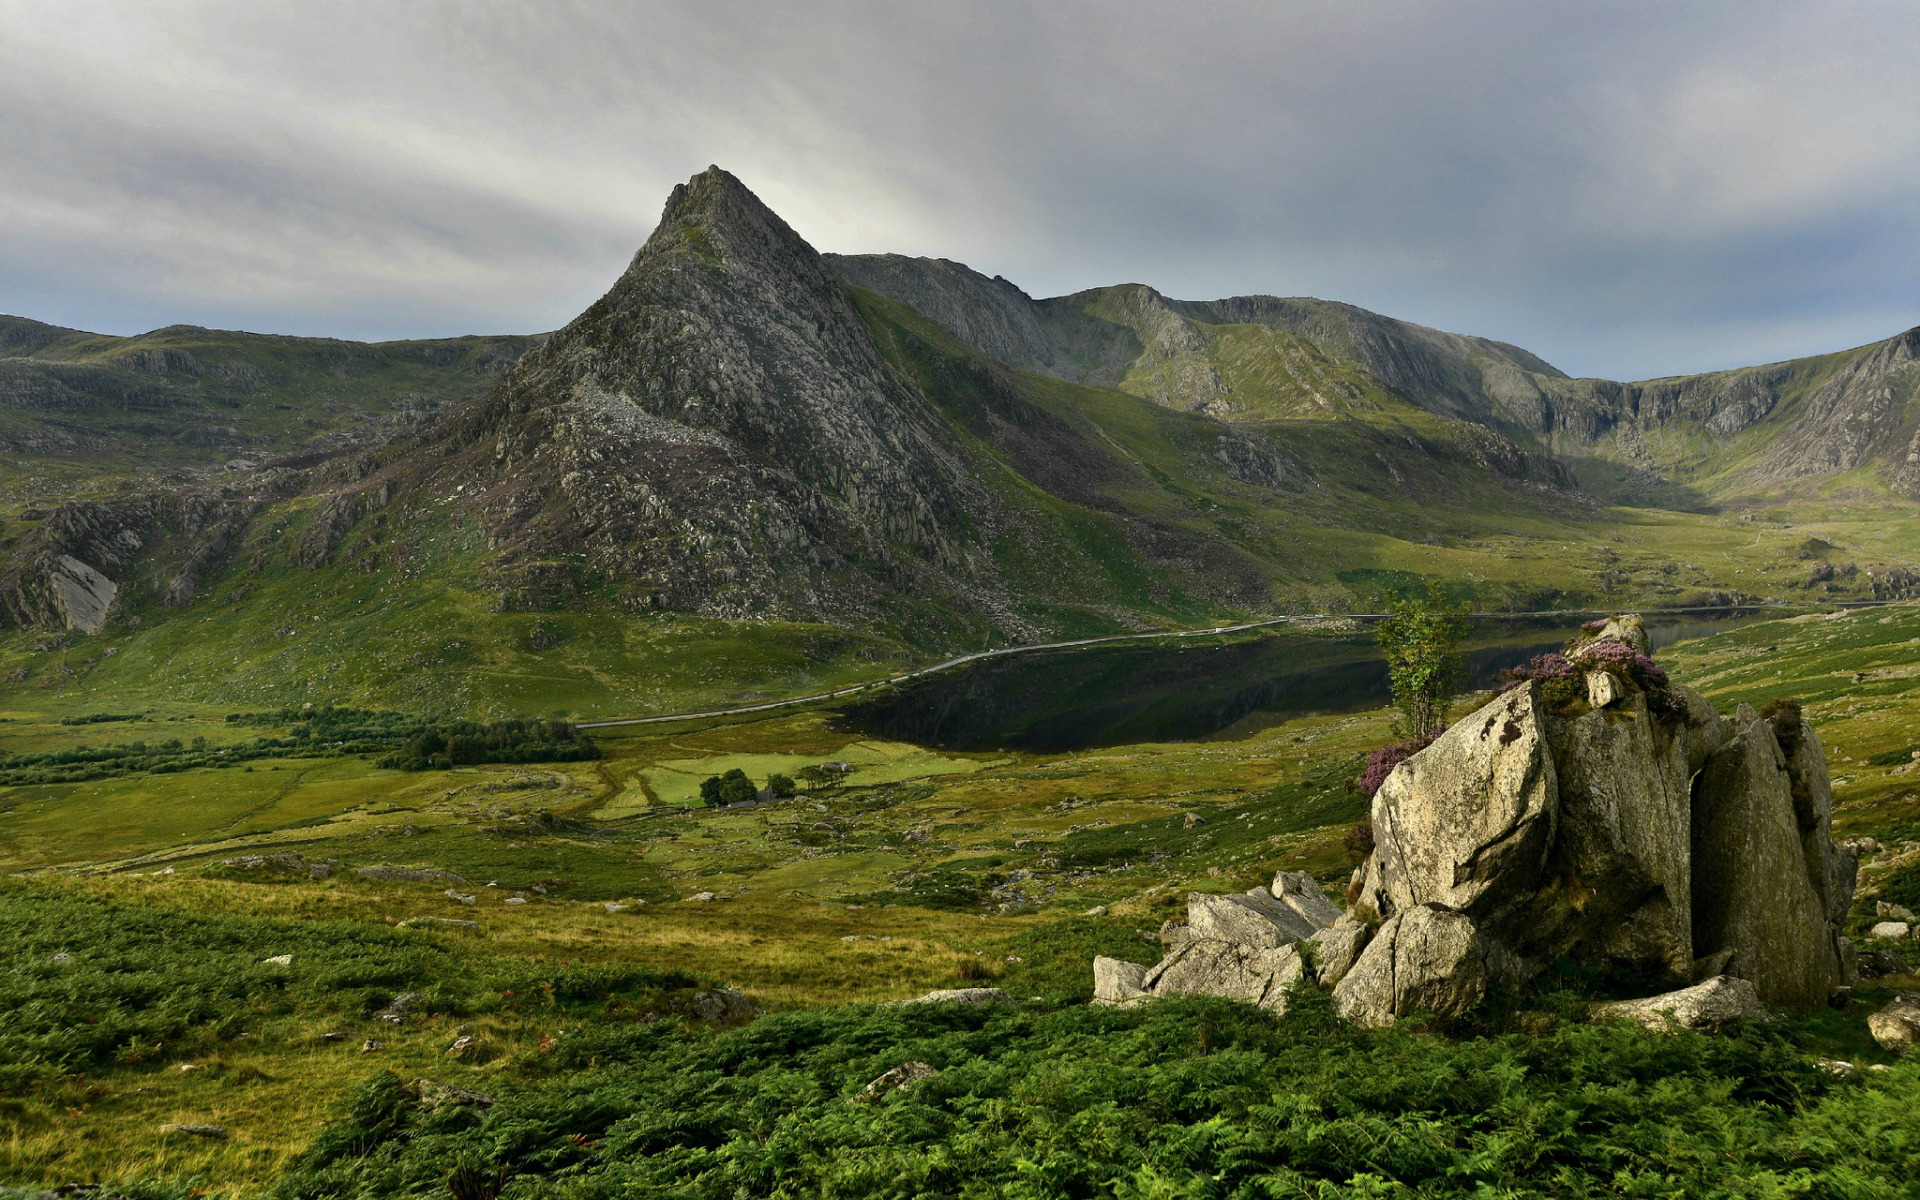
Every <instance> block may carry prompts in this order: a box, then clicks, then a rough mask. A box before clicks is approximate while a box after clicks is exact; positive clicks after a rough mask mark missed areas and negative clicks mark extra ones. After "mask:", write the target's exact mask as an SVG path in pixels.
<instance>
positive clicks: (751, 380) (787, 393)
mask: <svg viewBox="0 0 1920 1200" xmlns="http://www.w3.org/2000/svg"><path fill="white" fill-rule="evenodd" d="M454 438H455V440H456V441H458V442H460V443H462V444H463V446H464V447H468V448H470V450H469V451H468V453H469V454H471V455H473V457H471V458H469V459H468V463H469V466H467V467H465V468H463V469H467V470H471V469H473V468H474V466H477V464H478V461H479V459H480V456H481V455H484V459H485V462H486V466H485V468H484V470H485V472H486V474H487V475H488V476H489V480H488V483H487V484H486V485H485V486H488V487H492V488H495V489H497V490H498V491H499V492H500V494H501V496H502V499H501V501H500V502H499V503H498V504H497V505H496V507H495V508H494V509H493V510H492V515H491V516H490V518H489V519H490V522H491V525H490V529H489V537H490V539H491V541H492V542H493V543H494V544H495V545H497V546H501V547H503V548H505V549H506V551H507V554H506V558H507V560H508V561H509V562H514V561H518V562H520V563H524V564H526V570H527V571H528V572H530V573H531V572H534V571H535V570H536V564H545V563H548V562H551V561H552V560H553V559H555V558H556V557H559V556H561V555H563V554H581V553H584V554H585V555H586V556H587V558H588V559H589V560H591V561H592V562H593V563H594V564H595V568H596V570H598V571H600V572H601V573H602V574H603V575H604V576H605V577H608V578H614V579H622V580H625V581H628V586H629V587H630V588H631V591H632V594H633V595H634V596H635V597H636V599H635V600H633V601H631V603H635V604H638V605H639V606H641V607H662V606H664V607H671V608H680V609H695V610H698V611H703V612H706V613H708V614H710V615H714V616H727V617H740V616H761V615H778V616H796V617H817V616H820V615H823V614H839V613H845V612H850V611H854V610H857V609H859V608H861V607H863V606H865V605H867V604H869V603H871V602H872V597H873V596H875V595H879V594H882V593H884V592H885V591H886V590H888V589H891V588H893V587H897V586H899V583H900V581H901V580H905V579H912V580H915V581H916V584H915V586H916V588H917V590H918V591H919V592H920V593H921V594H930V595H942V594H948V593H950V592H951V591H952V590H953V589H954V588H956V587H961V588H973V587H977V586H980V583H981V581H982V580H985V579H990V578H992V577H993V575H994V568H993V566H992V563H991V561H990V558H989V557H988V556H987V555H986V554H985V552H984V551H983V550H982V549H981V548H980V546H979V544H978V533H977V530H978V529H979V528H981V527H982V526H983V525H990V524H991V523H992V522H993V520H994V515H993V514H994V502H993V500H992V498H991V497H990V496H988V495H986V494H985V493H984V492H983V491H982V489H981V488H980V486H979V484H978V483H977V481H976V480H975V479H974V478H973V476H972V473H971V470H970V468H969V466H968V463H967V459H966V455H965V453H964V451H963V450H962V448H961V446H960V444H959V442H958V439H957V438H956V437H955V435H954V434H953V432H952V431H951V429H949V428H948V427H947V426H946V425H945V423H944V422H943V421H942V419H941V417H940V414H939V412H938V410H936V409H935V408H934V406H933V405H932V404H931V403H930V402H929V401H928V400H927V399H926V397H925V396H923V395H921V394H920V392H918V391H917V390H916V389H914V388H913V387H911V386H909V385H908V384H906V383H905V382H904V381H903V380H902V379H901V378H900V377H899V376H898V375H897V374H896V373H895V372H894V371H893V370H892V369H891V368H890V367H889V366H888V365H887V364H886V362H885V361H884V360H883V359H882V358H881V355H880V353H879V351H878V349H877V348H876V347H875V345H874V343H873V340H872V336H871V334H870V333H869V332H868V330H867V327H866V325H865V324H864V323H863V322H862V320H861V318H860V314H859V313H858V312H857V311H856V310H855V308H854V306H853V303H852V301H851V300H850V299H849V298H848V295H847V290H846V287H845V285H844V284H842V283H841V281H840V280H839V278H838V277H837V276H835V275H833V274H832V273H831V272H830V271H829V270H828V269H827V267H826V266H825V264H824V263H823V262H822V261H821V258H820V255H819V254H818V253H817V252H815V250H814V249H813V247H812V246H810V245H808V244H807V242H806V239H804V238H802V237H801V236H800V235H799V234H798V233H796V232H794V230H793V228H792V227H791V226H789V225H788V224H787V223H786V222H785V221H783V220H781V219H780V218H779V217H778V216H777V215H775V214H774V212H773V211H772V210H771V209H769V208H768V207H767V206H766V205H765V204H763V203H761V201H760V198H759V197H758V196H755V195H754V194H753V192H752V191H750V190H748V188H747V187H746V185H745V184H743V183H741V182H740V181H739V180H738V179H736V178H734V177H733V176H732V175H730V174H728V173H727V172H725V171H723V170H721V169H720V168H718V167H710V168H708V169H707V170H706V171H703V172H701V173H700V174H698V175H696V176H694V177H693V178H692V179H690V180H688V181H687V182H686V183H684V184H681V185H680V186H678V187H676V188H674V189H673V193H672V195H671V196H669V197H668V199H667V204H666V207H665V209H664V210H663V211H662V213H661V217H660V224H659V225H658V226H657V227H656V228H655V229H654V231H653V234H652V236H650V237H649V238H648V239H647V242H646V245H644V246H642V247H641V248H640V251H639V253H637V254H636V255H634V258H633V262H632V264H631V265H630V266H629V267H628V268H627V270H626V272H625V274H623V275H622V276H621V277H620V279H619V280H618V281H617V282H616V283H615V284H614V285H613V287H612V289H610V290H609V291H608V292H607V294H606V295H605V296H602V297H601V298H600V299H599V300H598V301H596V302H595V303H594V304H593V306H592V307H590V308H588V309H587V311H585V312H584V313H582V314H581V315H580V316H579V317H578V318H576V319H575V320H574V321H573V322H572V323H571V324H569V325H568V326H567V327H566V328H565V329H562V330H561V331H559V332H558V333H556V334H554V335H553V336H552V337H551V338H549V339H548V340H547V341H546V342H545V343H544V344H543V345H542V346H540V348H539V349H538V350H537V351H535V352H534V353H532V354H530V355H528V356H527V358H525V359H524V360H522V362H521V363H520V365H519V366H518V367H516V368H515V369H514V371H513V372H512V373H511V374H510V375H509V376H508V378H507V380H506V381H505V382H504V383H503V384H502V385H501V387H500V389H499V390H498V391H497V392H495V393H494V394H493V395H492V396H490V397H489V398H488V399H487V400H486V401H485V402H484V403H483V404H481V405H480V406H478V407H477V408H476V410H475V411H474V413H473V415H472V416H471V417H469V418H468V419H467V420H465V421H464V422H463V423H462V426H461V428H460V429H458V430H457V431H456V432H455V434H454ZM468 486H469V488H470V487H471V484H468ZM509 496H510V497H511V498H510V499H508V498H507V497H509ZM535 514H538V517H537V519H530V518H533V517H534V515H535ZM537 569H538V570H544V569H545V568H544V566H540V567H538V568H537ZM996 585H997V581H996ZM508 590H511V584H510V583H509V589H508ZM526 590H528V591H530V592H531V591H535V590H537V582H530V583H529V584H528V585H527V589H526ZM548 599H550V597H548ZM536 600H537V598H536ZM508 602H509V603H518V602H519V601H518V600H517V599H509V601H508ZM530 602H533V601H530Z"/></svg>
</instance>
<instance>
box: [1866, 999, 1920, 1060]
mask: <svg viewBox="0 0 1920 1200" xmlns="http://www.w3.org/2000/svg"><path fill="white" fill-rule="evenodd" d="M1867 1031H1868V1032H1869V1033H1871V1034H1873V1040H1874V1041H1876V1042H1878V1043H1880V1048H1881V1049H1882V1050H1891V1051H1893V1052H1894V1053H1895V1054H1905V1053H1906V1052H1907V1051H1908V1050H1909V1049H1911V1048H1912V1046H1913V1044H1914V1042H1916V1041H1920V996H1915V995H1913V994H1911V993H1908V994H1906V995H1903V996H1897V997H1895V998H1894V999H1893V1000H1892V1001H1890V1002H1888V1004H1887V1006H1886V1007H1885V1008H1883V1009H1881V1010H1880V1011H1879V1012H1877V1013H1875V1014H1873V1015H1872V1016H1871V1017H1868V1018H1867Z"/></svg>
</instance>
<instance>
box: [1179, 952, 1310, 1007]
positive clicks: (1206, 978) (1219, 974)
mask: <svg viewBox="0 0 1920 1200" xmlns="http://www.w3.org/2000/svg"><path fill="white" fill-rule="evenodd" d="M1304 970H1305V964H1304V963H1303V962H1302V960H1301V958H1300V952H1299V950H1297V949H1295V948H1294V947H1293V946H1292V945H1285V946H1258V945H1250V944H1247V943H1244V942H1229V941H1223V940H1220V939H1218V938H1196V939H1195V940H1193V941H1191V942H1188V943H1187V944H1186V945H1185V946H1182V947H1181V948H1180V949H1179V950H1176V951H1175V952H1174V953H1172V954H1170V955H1168V956H1167V957H1166V959H1165V960H1163V961H1162V962H1161V963H1160V964H1159V965H1158V966H1156V967H1154V968H1153V969H1152V970H1151V971H1149V972H1148V973H1147V974H1146V976H1145V977H1144V978H1143V980H1142V984H1143V986H1144V987H1145V988H1146V990H1148V991H1150V992H1152V993H1153V994H1154V995H1156V996H1225V997H1226V998H1227V999H1229V1000H1243V1001H1245V1002H1246V1003H1248V1004H1252V1005H1256V1006H1258V1007H1260V1008H1266V1009H1272V1010H1273V1011H1275V1012H1285V1011H1286V1006H1287V996H1286V991H1287V988H1288V986H1289V985H1291V984H1292V983H1294V982H1295V981H1296V980H1298V979H1299V978H1300V977H1301V975H1302V974H1303V973H1304Z"/></svg>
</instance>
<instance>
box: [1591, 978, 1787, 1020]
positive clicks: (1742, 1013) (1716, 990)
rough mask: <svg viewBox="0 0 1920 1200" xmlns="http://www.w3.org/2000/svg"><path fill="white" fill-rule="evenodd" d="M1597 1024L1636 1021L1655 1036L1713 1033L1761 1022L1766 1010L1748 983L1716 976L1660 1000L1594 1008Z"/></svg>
mask: <svg viewBox="0 0 1920 1200" xmlns="http://www.w3.org/2000/svg"><path fill="white" fill-rule="evenodd" d="M1592 1016H1593V1019H1594V1020H1596V1021H1635V1022H1638V1023H1639V1024H1641V1025H1644V1026H1646V1027H1647V1028H1648V1029H1652V1030H1654V1031H1656V1032H1667V1031H1669V1030H1674V1029H1694V1030H1702V1031H1707V1032H1712V1031H1715V1030H1718V1029H1721V1028H1723V1027H1725V1026H1726V1025H1727V1024H1729V1023H1730V1022H1733V1021H1736V1020H1744V1021H1764V1020H1767V1019H1768V1014H1767V1007H1766V1005H1764V1004H1762V1003H1761V1002H1760V993H1759V991H1758V990H1757V989H1755V987H1754V986H1753V984H1752V983H1751V982H1749V981H1748V980H1745V979H1736V978H1734V977H1733V976H1731V975H1716V976H1715V977H1713V978H1712V979H1709V980H1707V981H1706V982H1705V983H1698V984H1695V985H1694V986H1692V987H1689V988H1681V989H1680V990H1679V991H1677V992H1668V993H1666V994H1665V995H1663V996H1649V997H1647V998H1646V999H1644V1000H1615V1001H1612V1002H1610V1003H1606V1004H1596V1005H1594V1007H1593V1011H1592Z"/></svg>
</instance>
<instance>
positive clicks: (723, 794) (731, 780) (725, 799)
mask: <svg viewBox="0 0 1920 1200" xmlns="http://www.w3.org/2000/svg"><path fill="white" fill-rule="evenodd" d="M759 794H760V789H759V788H756V787H754V786H753V780H751V779H749V778H747V773H746V772H745V771H742V770H741V769H740V768H739V767H735V768H734V769H733V770H731V771H728V772H727V773H726V774H725V775H709V776H707V777H706V778H705V779H703V780H701V781H700V803H702V804H704V805H706V806H707V807H708V808H725V807H726V806H727V805H729V804H739V803H741V802H743V801H750V800H753V799H754V798H755V797H757V796H759Z"/></svg>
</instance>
